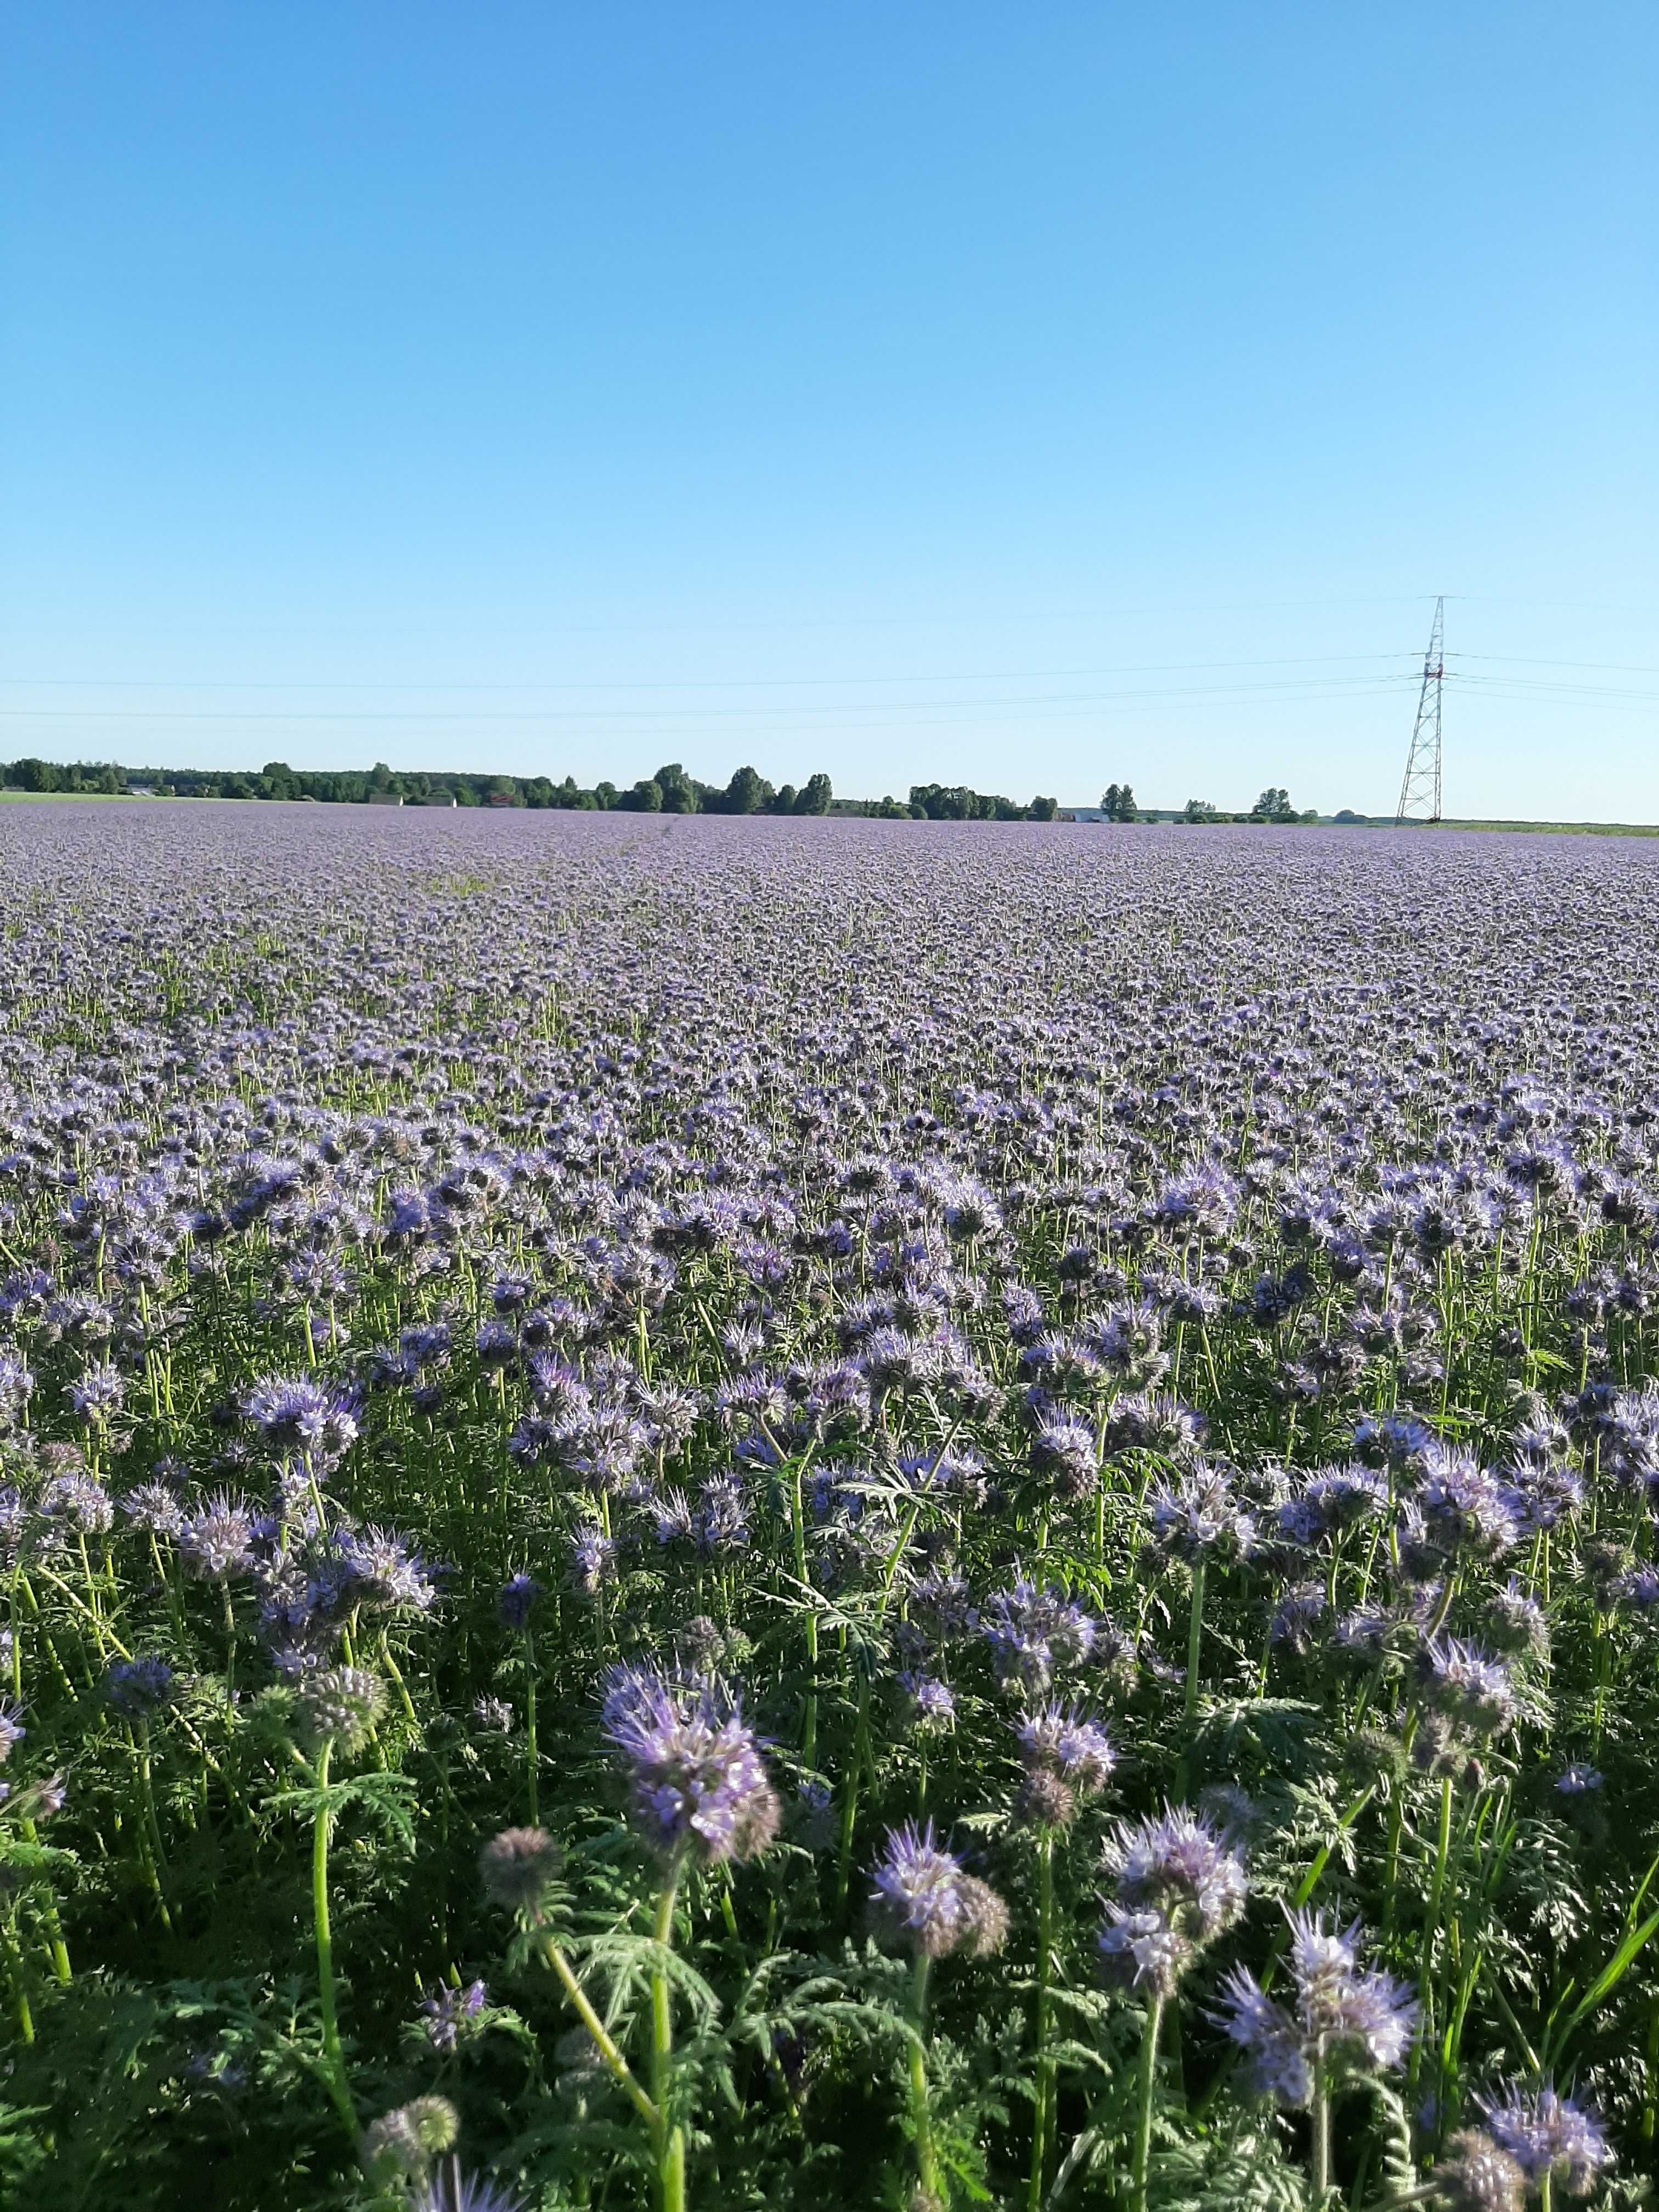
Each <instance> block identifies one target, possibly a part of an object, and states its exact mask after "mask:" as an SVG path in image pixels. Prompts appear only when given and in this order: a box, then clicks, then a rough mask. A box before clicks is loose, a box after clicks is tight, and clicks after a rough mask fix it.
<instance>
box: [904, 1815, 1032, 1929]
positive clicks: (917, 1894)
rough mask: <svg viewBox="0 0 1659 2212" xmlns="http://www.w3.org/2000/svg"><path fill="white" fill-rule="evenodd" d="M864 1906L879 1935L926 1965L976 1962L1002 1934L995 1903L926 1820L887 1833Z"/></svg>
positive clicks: (1003, 1915) (1000, 1909)
mask: <svg viewBox="0 0 1659 2212" xmlns="http://www.w3.org/2000/svg"><path fill="white" fill-rule="evenodd" d="M870 1900H871V1904H872V1907H873V1909H874V1915H875V1918H876V1920H877V1923H878V1925H879V1926H880V1928H881V1929H882V1930H883V1932H884V1934H886V1935H887V1936H889V1938H890V1940H892V1941H894V1942H901V1943H902V1944H904V1945H905V1946H906V1948H908V1949H910V1950H912V1951H915V1952H916V1953H917V1954H919V1955H920V1956H921V1957H923V1958H926V1959H943V1958H946V1957H948V1956H949V1955H950V1954H951V1952H953V1951H961V1952H964V1953H965V1954H967V1955H968V1956H969V1958H975V1959H977V1958H982V1957H984V1956H985V1955H986V1954H987V1953H989V1952H992V1951H995V1950H997V1949H999V1948H1000V1947H1001V1944H1002V1941H1003V1938H1004V1936H1006V1932H1007V1926H1008V1914H1007V1908H1006V1905H1004V1904H1003V1903H1002V1900H1001V1899H1000V1898H999V1897H998V1896H997V1894H996V1893H995V1891H994V1890H992V1889H990V1888H987V1886H986V1884H985V1883H984V1882H982V1881H978V1880H977V1879H976V1878H975V1876H974V1875H970V1874H969V1872H968V1870H967V1869H966V1868H965V1867H964V1866H963V1863H962V1861H961V1860H960V1859H959V1858H957V1856H956V1855H955V1853H954V1852H951V1851H947V1850H945V1848H944V1846H943V1845H942V1844H940V1843H939V1838H938V1837H937V1836H936V1835H935V1834H934V1832H933V1822H932V1821H931V1820H929V1821H928V1822H927V1825H926V1826H925V1827H922V1828H918V1827H917V1826H916V1825H915V1822H914V1821H907V1822H906V1824H905V1826H903V1827H902V1828H890V1829H889V1830H888V1832H887V1843H886V1846H885V1848H884V1850H883V1852H882V1855H881V1857H880V1858H879V1859H878V1861H877V1863H876V1869H875V1887H873V1888H872V1891H871V1893H870Z"/></svg>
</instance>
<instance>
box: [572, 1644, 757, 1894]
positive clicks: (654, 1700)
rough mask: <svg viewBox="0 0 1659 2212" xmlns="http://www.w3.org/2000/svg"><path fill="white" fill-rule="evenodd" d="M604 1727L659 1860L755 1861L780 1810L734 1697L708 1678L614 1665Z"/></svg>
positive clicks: (637, 1816)
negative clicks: (679, 1679) (686, 1678)
mask: <svg viewBox="0 0 1659 2212" xmlns="http://www.w3.org/2000/svg"><path fill="white" fill-rule="evenodd" d="M602 1718H603V1725H604V1729H605V1735H606V1736H607V1737H608V1738H609V1740H610V1741H611V1744H612V1745H613V1747H615V1748H616V1750H617V1752H618V1753H620V1754H621V1756H622V1758H623V1761H624V1763H625V1764H626V1765H627V1767H628V1769H629V1778H630V1782H631V1785H632V1795H633V1804H634V1813H635V1818H636V1820H638V1821H639V1824H640V1826H641V1829H642V1830H643V1831H644V1832H645V1834H646V1835H647V1838H649V1840H650V1842H651V1843H652V1844H653V1846H654V1847H655V1848H656V1849H657V1850H659V1851H660V1852H661V1853H662V1854H663V1855H664V1857H667V1858H671V1859H672V1858H677V1857H678V1856H679V1855H680V1854H681V1853H682V1852H683V1851H689V1852H690V1853H691V1854H693V1855H694V1856H695V1857H699V1858H702V1859H703V1860H706V1861H708V1862H709V1863H714V1864H720V1863H723V1862H725V1861H726V1860H732V1859H736V1860H742V1859H750V1858H754V1857H757V1856H758V1854H759V1853H760V1852H762V1851H763V1850H765V1849H766V1847H767V1845H768V1844H770V1842H771V1841H772V1839H773V1838H774V1836H775V1834H776V1833H777V1828H778V1821H779V1818H780V1808H779V1804H778V1800H777V1796H776V1794H775V1791H774V1790H773V1788H772V1785H771V1783H770V1781H769V1779H768V1777H767V1772H766V1767H765V1765H764V1763H763V1760H762V1758H761V1755H760V1752H759V1749H758V1747H757V1744H756V1741H755V1739H754V1736H753V1735H752V1734H751V1733H750V1730H749V1729H748V1728H747V1727H746V1726H745V1725H744V1719H743V1715H742V1711H741V1708H740V1707H739V1705H738V1703H737V1702H736V1700H735V1699H732V1700H731V1701H727V1700H726V1699H724V1698H723V1697H722V1695H721V1694H720V1692H718V1691H717V1690H716V1688H715V1687H714V1685H713V1684H712V1683H708V1682H700V1683H691V1684H680V1683H675V1682H671V1681H670V1680H668V1679H667V1678H666V1677H665V1676H664V1675H661V1674H653V1673H648V1672H646V1671H645V1670H643V1669H641V1668H626V1667H623V1668H616V1669H614V1670H613V1672H612V1674H611V1676H610V1678H609V1680H608V1681H607V1683H606V1686H605V1705H604V1710H603V1716H602Z"/></svg>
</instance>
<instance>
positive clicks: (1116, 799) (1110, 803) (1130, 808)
mask: <svg viewBox="0 0 1659 2212" xmlns="http://www.w3.org/2000/svg"><path fill="white" fill-rule="evenodd" d="M1100 811H1101V812H1102V813H1103V815H1104V816H1105V817H1106V819H1107V820H1108V821H1109V822H1139V819H1140V809H1139V807H1138V806H1137V805H1135V795H1134V793H1133V791H1132V790H1131V789H1130V787H1129V786H1128V785H1127V783H1109V784H1108V785H1107V787H1106V788H1105V790H1104V791H1103V792H1102V793H1101V795H1100Z"/></svg>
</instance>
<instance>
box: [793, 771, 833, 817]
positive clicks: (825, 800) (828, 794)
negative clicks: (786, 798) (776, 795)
mask: <svg viewBox="0 0 1659 2212" xmlns="http://www.w3.org/2000/svg"><path fill="white" fill-rule="evenodd" d="M835 795H836V794H835V792H834V790H833V789H832V787H831V786H830V782H829V777H828V776H827V775H823V772H822V771H820V772H819V773H818V774H817V775H809V776H808V777H807V779H806V781H805V783H804V784H803V785H802V786H801V787H800V791H799V793H798V795H797V797H796V799H795V811H796V813H797V814H827V813H828V812H829V802H830V800H831V799H833V798H834V797H835Z"/></svg>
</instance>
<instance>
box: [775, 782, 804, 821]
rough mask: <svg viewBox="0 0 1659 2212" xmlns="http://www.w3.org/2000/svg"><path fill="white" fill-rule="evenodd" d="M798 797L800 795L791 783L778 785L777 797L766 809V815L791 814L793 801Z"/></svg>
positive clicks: (793, 809)
mask: <svg viewBox="0 0 1659 2212" xmlns="http://www.w3.org/2000/svg"><path fill="white" fill-rule="evenodd" d="M799 795H800V794H799V793H798V792H797V791H796V789H795V787H794V785H793V783H781V784H780V785H779V786H778V795H777V797H776V798H775V799H774V800H773V801H772V804H771V805H770V806H769V808H768V809H767V811H768V813H769V814H793V812H794V811H795V801H796V799H798V798H799Z"/></svg>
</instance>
